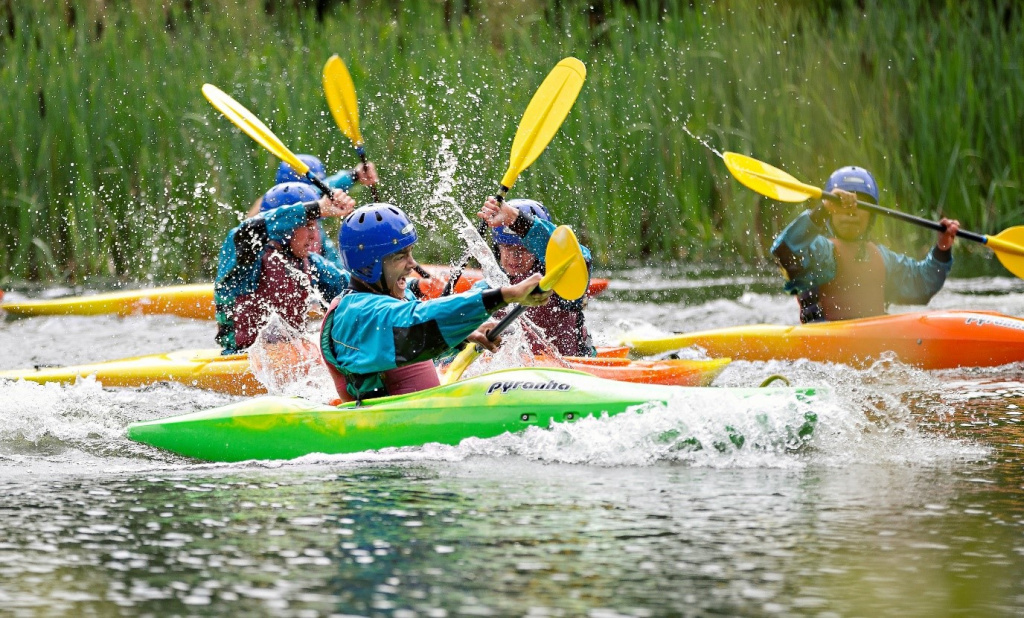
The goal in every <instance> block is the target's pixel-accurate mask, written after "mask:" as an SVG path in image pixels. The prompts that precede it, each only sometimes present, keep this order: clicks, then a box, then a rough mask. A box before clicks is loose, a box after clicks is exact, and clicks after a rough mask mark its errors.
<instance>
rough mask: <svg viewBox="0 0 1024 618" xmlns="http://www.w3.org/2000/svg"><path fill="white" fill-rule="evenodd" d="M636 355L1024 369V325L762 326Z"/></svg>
mask: <svg viewBox="0 0 1024 618" xmlns="http://www.w3.org/2000/svg"><path fill="white" fill-rule="evenodd" d="M622 343H623V344H625V345H628V346H630V348H631V349H632V354H634V355H636V356H648V355H653V354H662V353H665V352H670V351H673V350H679V349H682V348H687V347H691V346H695V347H699V348H701V349H703V350H705V351H706V352H707V353H708V354H709V355H710V356H729V357H732V358H734V359H739V360H747V361H767V360H797V359H808V360H812V361H818V362H834V363H845V364H850V365H854V366H864V365H867V364H870V363H871V362H873V361H875V360H877V359H879V358H880V357H882V355H884V354H886V353H893V354H895V356H896V358H897V359H898V360H900V361H901V362H904V363H907V364H909V365H914V366H917V367H920V368H922V369H948V368H955V367H992V366H998V365H1005V364H1008V363H1014V362H1020V361H1024V319H1021V318H1017V317H1013V316H1008V315H1002V314H999V313H995V312H986V311H921V312H914V313H901V314H894V315H886V316H878V317H872V318H862V319H859V320H843V321H837V322H822V323H814V324H801V325H799V326H782V325H774V324H756V325H751V326H736V327H731V328H722V329H716V330H708V331H700V332H692V333H680V334H677V335H672V336H667V337H657V338H634V337H628V336H627V337H624V338H623V341H622Z"/></svg>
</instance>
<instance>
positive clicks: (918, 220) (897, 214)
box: [821, 191, 988, 245]
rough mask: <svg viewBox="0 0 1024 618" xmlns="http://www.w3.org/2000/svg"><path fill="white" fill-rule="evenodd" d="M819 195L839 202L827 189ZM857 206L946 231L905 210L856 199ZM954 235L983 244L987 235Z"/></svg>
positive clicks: (938, 225)
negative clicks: (901, 210)
mask: <svg viewBox="0 0 1024 618" xmlns="http://www.w3.org/2000/svg"><path fill="white" fill-rule="evenodd" d="M821 197H822V198H823V199H826V200H828V201H830V202H839V201H841V200H840V199H839V196H838V195H836V194H834V193H829V192H828V191H822V192H821ZM857 206H858V207H860V208H862V209H864V210H867V211H868V212H874V213H878V214H880V215H885V216H886V217H892V218H893V219H899V220H900V221H905V222H907V223H913V224H914V225H920V226H921V227H926V228H928V229H930V230H935V231H936V232H945V231H946V226H945V225H942V224H941V223H939V222H938V221H931V220H929V219H922V218H921V217H915V216H914V215H908V214H907V213H905V212H900V211H898V210H892V209H890V208H886V207H884V206H879V205H878V204H872V203H871V202H862V201H860V200H857ZM956 235H957V237H959V238H964V239H966V240H973V241H974V242H980V243H981V244H983V245H984V244H986V243H987V242H988V237H987V236H985V235H984V234H978V233H977V232H968V231H967V230H957V232H956Z"/></svg>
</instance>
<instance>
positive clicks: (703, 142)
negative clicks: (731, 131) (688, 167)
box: [681, 116, 725, 159]
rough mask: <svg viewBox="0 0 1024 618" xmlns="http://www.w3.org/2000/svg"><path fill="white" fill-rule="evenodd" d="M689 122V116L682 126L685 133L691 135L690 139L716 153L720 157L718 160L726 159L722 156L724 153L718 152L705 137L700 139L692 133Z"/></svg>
mask: <svg viewBox="0 0 1024 618" xmlns="http://www.w3.org/2000/svg"><path fill="white" fill-rule="evenodd" d="M689 122H690V117H689V116H687V117H686V121H685V122H683V123H682V125H681V126H682V127H683V131H686V134H687V135H689V136H690V137H692V138H693V139H695V140H697V141H698V142H700V143H701V144H703V145H704V147H705V148H707V149H708V150H710V151H711V152H713V153H715V154H716V155H718V158H719V159H724V158H725V157H724V156H723V155H722V153H721V152H719V150H718V149H717V148H715V147H714V146H712V145H711V142H709V141H707V139H705V138H703V137H698V136H697V135H696V134H695V133H694V132H693V131H690V127H688V126H686V125H687V123H689Z"/></svg>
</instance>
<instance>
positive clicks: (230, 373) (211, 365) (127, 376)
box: [0, 349, 267, 395]
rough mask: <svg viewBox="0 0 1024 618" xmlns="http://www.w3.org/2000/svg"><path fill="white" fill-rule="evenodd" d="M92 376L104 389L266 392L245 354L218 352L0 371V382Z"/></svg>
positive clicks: (254, 393)
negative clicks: (175, 385)
mask: <svg viewBox="0 0 1024 618" xmlns="http://www.w3.org/2000/svg"><path fill="white" fill-rule="evenodd" d="M93 375H94V376H96V380H97V381H98V382H100V383H101V384H103V385H104V386H144V385H146V384H153V383H156V382H179V383H181V384H184V385H186V386H194V387H196V388H203V389H207V390H213V391H219V392H222V393H228V394H231V395H259V394H264V393H266V392H267V390H266V389H265V388H263V385H262V384H260V383H259V381H258V380H256V376H254V375H253V373H252V371H250V370H249V356H248V355H247V354H232V355H230V356H224V355H221V353H220V350H219V349H208V350H180V351H178V352H171V353H168V354H152V355H148V356H136V357H133V358H124V359H120V360H114V361H107V362H103V363H93V364H89V365H72V366H69V367H41V368H38V369H18V370H13V371H0V379H7V380H27V381H29V382H37V383H39V384H45V383H47V382H59V383H70V382H74V381H75V380H77V379H78V378H79V377H86V376H93Z"/></svg>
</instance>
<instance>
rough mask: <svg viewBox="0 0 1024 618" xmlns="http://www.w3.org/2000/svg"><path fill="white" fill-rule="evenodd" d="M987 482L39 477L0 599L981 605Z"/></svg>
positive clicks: (3, 538) (624, 472)
mask: <svg viewBox="0 0 1024 618" xmlns="http://www.w3.org/2000/svg"><path fill="white" fill-rule="evenodd" d="M989 474H990V471H989V470H987V469H986V468H985V467H984V466H976V465H969V466H964V465H957V466H953V465H949V466H942V467H937V468H914V467H900V466H894V467H878V466H871V465H861V466H852V467H848V468H819V469H809V468H805V469H803V470H773V469H763V470H759V469H733V470H708V469H700V468H696V469H695V468H688V467H678V466H657V467H654V468H645V469H642V470H640V469H634V468H619V469H610V470H602V471H601V472H600V474H596V473H595V471H593V470H591V469H587V468H580V467H576V466H565V465H541V464H534V463H529V462H526V461H523V460H519V459H513V460H505V461H499V460H493V459H474V460H472V461H466V462H461V463H458V464H436V465H432V466H426V467H424V466H420V465H402V466H383V467H382V466H378V465H368V466H344V467H342V468H340V469H339V468H336V467H333V466H314V467H312V468H305V467H297V468H292V469H288V470H273V469H271V470H266V469H260V468H249V469H235V470H222V471H218V472H202V471H193V472H191V473H171V474H167V473H161V474H149V475H138V476H127V477H118V478H104V479H88V480H87V481H85V482H83V481H82V480H80V479H51V480H49V481H48V483H47V485H48V486H47V488H46V489H45V491H42V492H40V491H39V490H40V489H41V488H40V487H38V484H37V483H36V482H35V481H30V480H20V481H7V482H5V483H3V487H2V490H3V493H4V495H5V496H8V499H7V501H6V504H5V507H4V512H5V520H6V524H7V525H5V527H4V529H3V530H2V531H0V565H2V566H0V568H2V572H3V576H4V578H3V582H4V583H3V595H4V601H5V603H4V605H5V607H6V608H8V609H10V610H12V611H16V610H17V609H23V610H31V609H33V608H36V609H39V608H44V607H45V608H49V610H50V611H55V612H68V613H86V612H94V613H115V612H116V611H117V608H122V609H124V608H134V609H135V610H138V611H145V612H152V613H155V614H157V615H168V614H172V613H187V612H191V611H195V608H199V607H205V606H213V607H216V608H220V609H221V611H222V612H223V613H228V612H230V613H234V614H238V613H240V612H241V613H246V614H248V613H254V614H255V613H273V614H276V615H294V616H304V615H329V614H330V613H332V612H336V611H341V612H343V613H354V614H359V615H399V616H403V615H426V616H430V615H460V614H471V615H526V614H529V613H533V614H535V615H581V614H585V613H587V612H588V611H596V610H606V611H607V612H608V613H607V614H601V615H666V614H672V613H677V612H683V611H684V610H685V611H688V612H692V613H695V614H699V613H705V612H711V613H726V614H741V615H750V614H752V613H753V614H760V613H765V612H768V613H774V612H781V613H784V614H785V613H793V612H805V611H810V610H813V611H814V612H815V613H817V612H821V611H830V612H836V613H838V614H840V615H845V614H867V613H869V612H870V613H885V614H889V615H893V614H899V613H902V612H901V610H909V611H912V612H913V613H916V614H918V615H925V614H929V613H943V612H945V611H947V609H955V608H957V607H968V606H970V607H974V608H976V609H979V610H984V609H985V608H988V609H989V610H994V609H995V608H998V607H1005V606H1006V605H1005V604H1006V603H1013V602H1014V597H1013V594H1012V593H1013V591H1014V590H1015V589H1016V587H1017V586H1019V582H1018V579H1019V578H1018V576H1017V575H1016V574H1014V573H1013V571H1014V569H1013V568H1012V567H1014V566H1016V565H1019V559H1018V557H1017V556H1018V554H1017V552H1016V551H1015V550H1014V545H1019V543H1018V542H1017V537H1019V531H1017V530H1015V529H1014V528H1013V526H1012V525H1008V522H1007V521H1006V520H1007V518H1008V517H1012V518H1014V519H1017V518H1019V515H1020V506H1019V505H1018V506H1017V507H1015V508H1014V509H1013V510H1012V511H1009V512H1003V513H1000V514H998V515H997V514H995V513H993V512H992V511H991V509H990V508H988V507H986V506H985V505H986V504H988V503H989V501H990V500H991V498H992V493H993V490H992V488H993V482H992V480H991V479H989V478H987V477H988V476H989ZM979 576H984V581H985V585H984V590H983V591H982V590H981V589H979V588H978V586H977V581H976V578H977V577H979ZM907 590H917V591H919V592H920V594H917V595H913V596H908V595H907V594H906V592H907ZM410 612H412V613H410ZM26 613H28V612H27V611H26ZM132 613H135V612H132Z"/></svg>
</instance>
